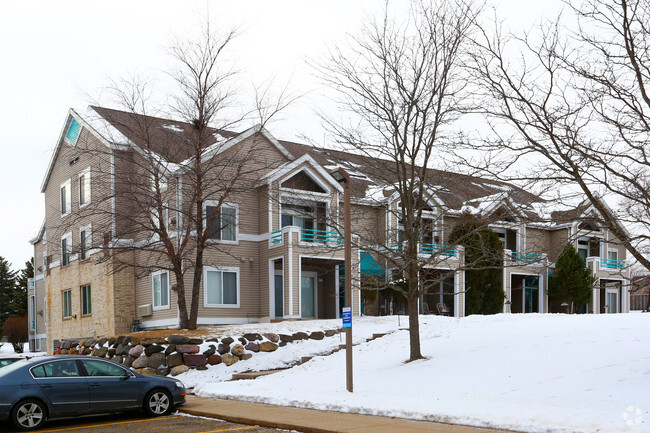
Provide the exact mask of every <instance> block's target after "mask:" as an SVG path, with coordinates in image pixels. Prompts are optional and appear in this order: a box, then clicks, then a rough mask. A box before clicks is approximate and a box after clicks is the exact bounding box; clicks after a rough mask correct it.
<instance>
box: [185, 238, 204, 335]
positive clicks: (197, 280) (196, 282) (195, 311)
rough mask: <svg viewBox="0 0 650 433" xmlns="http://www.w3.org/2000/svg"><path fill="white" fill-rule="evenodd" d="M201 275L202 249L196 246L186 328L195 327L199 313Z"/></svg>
mask: <svg viewBox="0 0 650 433" xmlns="http://www.w3.org/2000/svg"><path fill="white" fill-rule="evenodd" d="M202 276H203V249H202V248H198V250H197V252H196V264H195V265H194V278H193V279H192V304H191V307H190V319H189V321H188V324H187V329H196V320H197V317H198V315H199V294H200V292H201V277H202ZM204 283H205V282H204Z"/></svg>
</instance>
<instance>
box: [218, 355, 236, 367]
mask: <svg viewBox="0 0 650 433" xmlns="http://www.w3.org/2000/svg"><path fill="white" fill-rule="evenodd" d="M221 361H223V363H224V364H226V366H227V367H230V366H231V365H233V364H234V363H235V362H237V361H239V358H237V357H236V356H235V355H231V354H230V353H224V354H223V355H221Z"/></svg>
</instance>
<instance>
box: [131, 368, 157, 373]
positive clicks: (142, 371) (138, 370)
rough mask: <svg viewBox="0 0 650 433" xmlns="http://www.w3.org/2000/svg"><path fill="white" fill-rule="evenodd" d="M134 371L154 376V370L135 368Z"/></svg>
mask: <svg viewBox="0 0 650 433" xmlns="http://www.w3.org/2000/svg"><path fill="white" fill-rule="evenodd" d="M135 371H136V372H138V373H140V374H156V370H154V369H153V368H136V369H135Z"/></svg>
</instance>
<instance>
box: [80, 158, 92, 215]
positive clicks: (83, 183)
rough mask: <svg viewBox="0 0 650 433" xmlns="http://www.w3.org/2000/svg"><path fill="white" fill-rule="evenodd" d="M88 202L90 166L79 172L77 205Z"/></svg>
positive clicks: (84, 204)
mask: <svg viewBox="0 0 650 433" xmlns="http://www.w3.org/2000/svg"><path fill="white" fill-rule="evenodd" d="M88 203H90V167H88V168H87V169H85V170H84V171H82V172H81V173H79V207H84V206H86V205H87V204H88Z"/></svg>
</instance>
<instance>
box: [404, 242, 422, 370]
mask: <svg viewBox="0 0 650 433" xmlns="http://www.w3.org/2000/svg"><path fill="white" fill-rule="evenodd" d="M409 248H410V247H409ZM415 251H416V254H417V250H415ZM408 281H409V291H408V295H407V297H406V299H407V301H408V314H409V343H410V346H411V355H410V357H409V361H415V360H416V359H422V353H421V351H420V316H419V314H418V313H419V311H418V300H419V293H418V289H419V287H418V283H419V282H418V266H417V264H416V263H413V262H412V263H410V264H409V280H408Z"/></svg>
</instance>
